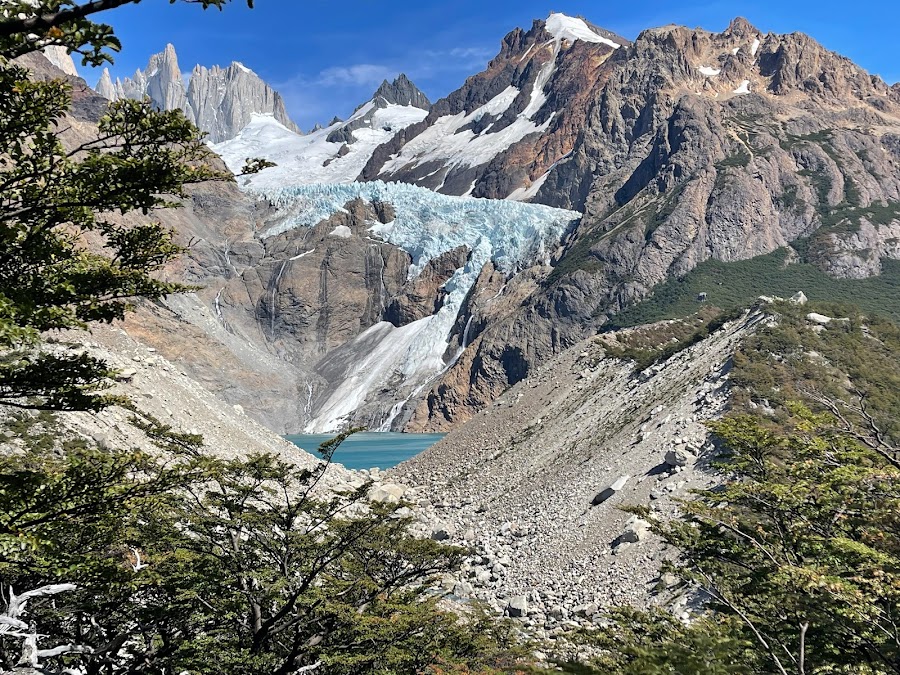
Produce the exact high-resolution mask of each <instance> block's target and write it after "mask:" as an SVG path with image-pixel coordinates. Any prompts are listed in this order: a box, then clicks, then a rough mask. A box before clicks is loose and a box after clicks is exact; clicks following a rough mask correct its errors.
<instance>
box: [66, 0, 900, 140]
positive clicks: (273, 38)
mask: <svg viewBox="0 0 900 675" xmlns="http://www.w3.org/2000/svg"><path fill="white" fill-rule="evenodd" d="M241 3H243V4H241ZM254 4H255V5H256V6H255V8H254V9H253V10H250V9H248V8H247V6H246V2H245V0H232V3H231V4H229V5H228V6H226V8H225V9H224V10H223V11H218V10H206V11H203V10H201V9H200V8H199V7H198V6H197V5H191V4H187V3H180V2H178V3H176V4H174V5H173V4H170V3H169V0H143V2H141V3H140V4H139V5H132V6H126V7H122V8H119V9H116V10H112V11H109V12H106V13H103V14H98V15H97V16H96V17H95V18H96V20H98V21H100V20H102V21H104V22H106V23H110V24H111V25H112V26H113V27H114V29H115V31H116V34H117V35H118V37H119V38H120V39H121V41H122V44H123V49H122V52H121V53H119V54H117V55H116V56H115V64H114V65H113V66H112V67H111V68H110V70H111V73H112V75H113V78H115V77H116V76H129V75H131V74H132V73H134V71H135V69H136V68H145V67H146V64H147V59H148V58H149V57H150V55H151V54H153V53H155V52H158V51H161V50H162V49H163V48H164V47H165V45H166V43H169V42H171V43H172V44H174V45H175V48H176V51H177V53H178V60H179V66H180V67H181V69H182V70H184V71H186V72H188V71H190V70H191V69H192V68H193V66H194V65H196V64H198V63H199V64H202V65H205V66H212V65H223V66H225V65H228V64H229V63H230V62H232V61H240V62H241V63H243V64H244V65H246V66H247V67H249V68H251V69H253V70H254V71H256V72H257V73H258V74H259V75H260V76H261V77H262V78H263V79H264V80H266V81H267V82H269V84H271V85H272V86H273V87H275V89H277V90H278V91H279V92H281V94H282V96H284V98H285V102H286V104H287V107H288V112H289V114H290V115H291V116H292V117H293V119H294V120H295V121H296V122H297V123H298V124H299V125H300V127H301V128H303V129H309V128H311V127H312V126H313V125H314V124H315V123H317V122H321V123H323V124H327V123H328V121H329V120H330V119H331V118H332V117H333V116H335V115H338V116H340V117H342V118H346V117H347V116H348V115H349V114H350V113H351V112H352V111H353V109H354V108H355V107H356V106H357V105H358V104H360V103H362V102H364V101H366V100H368V99H369V98H370V97H371V94H372V93H373V92H374V90H375V89H376V88H377V87H378V85H379V84H380V83H381V81H382V80H383V79H385V78H388V79H393V77H395V76H396V75H397V74H399V73H401V72H405V73H406V74H407V75H408V76H409V77H410V79H412V81H413V82H415V83H416V84H417V85H418V86H419V88H420V89H422V90H423V91H424V92H425V93H426V94H427V95H428V96H429V98H431V99H432V100H437V99H438V98H440V97H442V96H445V95H446V94H448V93H450V92H451V91H453V90H454V89H456V88H457V87H459V86H460V85H461V84H462V83H463V82H464V81H465V79H466V77H468V76H469V75H473V74H475V73H477V72H479V71H480V70H482V69H483V68H484V66H485V65H486V64H487V62H488V61H489V60H490V59H491V58H492V57H493V56H495V55H496V54H497V52H498V51H499V46H500V41H501V40H502V38H503V36H504V35H506V34H507V33H508V32H509V31H511V30H513V29H514V28H516V27H517V26H518V27H522V28H528V27H530V26H531V22H532V20H533V19H538V18H545V17H546V16H547V15H548V14H549V13H550V12H551V11H553V12H562V13H564V14H569V15H572V16H583V17H584V18H586V19H588V20H589V21H591V22H592V23H594V24H596V25H598V26H602V27H603V28H606V29H607V30H611V31H613V32H615V33H618V34H619V35H622V36H623V37H626V38H628V39H634V38H635V37H636V36H637V35H638V33H640V31H641V30H643V29H645V28H650V27H654V26H661V25H665V24H670V23H677V24H682V25H686V26H690V27H702V28H705V29H707V30H713V31H721V30H724V29H725V28H726V27H727V25H728V23H729V22H730V21H731V19H733V18H734V17H735V16H744V17H746V18H747V19H749V20H750V22H751V23H752V24H754V25H755V26H756V27H757V28H759V29H760V30H762V31H764V32H769V31H772V32H776V33H789V32H794V31H802V32H804V33H808V34H810V35H812V36H813V37H814V38H816V39H817V40H818V41H819V42H821V43H822V44H824V45H825V46H826V47H828V48H829V49H833V50H835V51H837V52H840V53H842V54H844V55H845V56H848V57H850V58H851V59H852V60H853V61H855V62H856V63H858V64H859V65H861V66H862V67H863V68H865V69H866V70H868V71H869V72H871V73H876V74H878V75H881V76H882V77H883V78H884V79H885V80H887V81H888V82H889V83H894V82H896V81H898V80H900V40H898V37H897V29H898V26H900V0H857V1H856V2H847V1H846V0H840V1H838V0H755V1H754V2H735V1H731V2H729V1H706V2H701V1H689V0H640V1H639V2H635V1H633V0H618V1H615V2H609V1H607V0H594V1H585V0H549V2H546V1H545V2H541V1H539V0H454V1H453V2H452V3H451V2H437V1H435V0H417V1H416V2H410V1H409V0H394V1H393V2H389V3H383V2H376V1H375V0H340V1H338V0H255V3H254ZM79 68H80V71H81V72H82V74H84V75H85V76H86V77H87V79H88V80H89V82H90V84H92V85H93V84H95V82H96V80H97V78H98V77H99V74H100V73H99V71H93V72H92V71H91V70H90V69H85V68H83V67H80V66H79Z"/></svg>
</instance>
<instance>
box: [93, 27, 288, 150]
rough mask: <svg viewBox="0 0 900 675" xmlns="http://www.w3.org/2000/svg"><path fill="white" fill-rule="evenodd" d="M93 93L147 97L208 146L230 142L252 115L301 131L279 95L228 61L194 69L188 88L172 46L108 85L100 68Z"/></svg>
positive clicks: (108, 96) (111, 97)
mask: <svg viewBox="0 0 900 675" xmlns="http://www.w3.org/2000/svg"><path fill="white" fill-rule="evenodd" d="M96 91H97V93H98V94H100V95H101V96H103V97H104V98H106V99H108V100H110V101H117V100H119V99H123V98H131V99H142V98H144V97H145V96H147V97H149V98H150V100H151V102H152V103H153V105H155V106H156V107H157V108H159V109H160V110H175V109H180V110H182V111H183V112H184V114H185V116H186V117H187V118H188V119H189V120H191V121H192V122H194V123H195V124H196V125H197V126H198V127H199V128H200V129H201V130H202V131H205V132H207V133H208V134H209V140H210V141H211V142H212V143H220V142H222V141H225V140H228V139H230V138H234V137H235V136H237V135H238V133H239V132H240V131H241V129H243V128H244V127H245V126H247V124H248V123H249V122H250V119H251V118H252V116H253V114H254V113H260V114H268V115H273V116H274V117H275V119H276V120H278V121H279V122H280V123H281V124H283V125H284V126H285V127H287V128H288V129H290V130H291V131H294V132H296V133H300V129H299V128H298V127H297V125H296V124H294V123H293V122H292V121H291V119H290V117H288V114H287V110H286V108H285V105H284V100H283V99H282V98H281V95H280V94H279V93H278V92H276V91H275V90H274V89H272V88H271V87H270V86H269V85H268V84H266V83H265V82H264V81H263V80H262V79H260V77H259V76H258V75H257V74H256V73H254V72H253V71H252V70H250V69H249V68H246V67H245V66H243V65H242V64H240V63H232V64H231V65H230V66H228V67H227V68H220V67H219V66H213V67H212V68H205V67H203V66H199V65H198V66H196V67H195V68H194V70H193V72H192V73H191V79H190V84H189V85H188V87H187V88H185V85H184V79H183V78H182V75H181V69H180V67H179V65H178V56H177V54H176V53H175V47H174V46H172V45H171V44H169V45H166V48H165V50H164V51H162V52H160V53H159V54H154V55H153V56H152V57H150V61H149V63H148V64H147V69H146V70H144V71H141V70H138V71H137V72H136V73H135V74H134V76H133V77H131V78H125V79H123V80H118V79H117V80H116V82H115V83H113V81H112V78H110V76H109V72H108V71H106V70H104V72H103V74H102V75H101V76H100V81H99V82H97V86H96Z"/></svg>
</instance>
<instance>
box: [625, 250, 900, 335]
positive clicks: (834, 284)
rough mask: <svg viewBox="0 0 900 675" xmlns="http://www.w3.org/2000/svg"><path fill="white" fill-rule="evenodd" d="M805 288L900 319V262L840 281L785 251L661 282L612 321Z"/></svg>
mask: <svg viewBox="0 0 900 675" xmlns="http://www.w3.org/2000/svg"><path fill="white" fill-rule="evenodd" d="M798 290H803V292H804V293H806V295H807V296H809V297H810V298H811V299H812V300H816V301H821V302H842V303H848V304H853V305H855V306H857V307H858V308H859V309H860V310H861V311H864V312H866V313H867V314H870V315H880V316H884V317H887V318H890V319H892V320H894V321H900V262H897V261H894V260H883V261H882V273H881V275H879V276H877V277H872V278H869V279H835V278H834V277H831V276H829V275H828V274H826V273H825V272H822V271H821V270H819V269H818V268H817V267H815V266H814V265H811V264H808V263H803V262H795V263H790V264H789V263H788V262H787V250H786V249H781V250H778V251H775V252H773V253H769V254H766V255H762V256H757V257H755V258H750V259H748V260H740V261H735V262H722V261H719V260H706V261H704V262H702V263H700V264H699V265H697V266H696V267H695V268H694V269H693V270H691V271H690V272H688V273H687V274H686V275H684V276H683V277H681V278H673V279H669V280H668V281H666V282H665V283H662V284H660V285H659V286H657V287H656V288H655V289H654V290H653V293H652V295H650V296H649V297H648V298H646V299H645V300H643V301H642V302H640V303H638V304H636V305H634V306H632V307H630V308H628V309H626V310H625V311H623V312H621V313H620V314H618V315H616V316H614V317H613V318H612V319H611V322H610V326H612V327H617V328H619V327H627V326H638V325H641V324H645V323H652V322H654V321H660V320H663V319H674V318H680V317H685V316H689V315H691V314H693V313H694V312H696V311H697V296H698V294H699V293H707V294H708V298H707V302H709V303H710V304H713V305H715V306H716V307H720V308H722V309H724V310H732V309H735V308H738V307H747V306H748V305H750V304H752V303H753V302H754V301H755V300H756V299H757V298H758V297H759V296H760V295H769V296H772V295H777V296H782V297H790V296H791V295H793V294H794V293H796V292H797V291H798Z"/></svg>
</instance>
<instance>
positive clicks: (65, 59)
mask: <svg viewBox="0 0 900 675" xmlns="http://www.w3.org/2000/svg"><path fill="white" fill-rule="evenodd" d="M43 52H44V56H46V57H47V60H48V61H50V63H52V64H53V65H54V66H56V67H57V68H59V69H60V70H61V71H63V72H64V73H65V74H66V75H72V76H73V77H78V69H77V68H76V67H75V62H74V61H73V60H72V55H71V54H69V50H68V49H66V48H65V47H58V46H52V47H44V50H43Z"/></svg>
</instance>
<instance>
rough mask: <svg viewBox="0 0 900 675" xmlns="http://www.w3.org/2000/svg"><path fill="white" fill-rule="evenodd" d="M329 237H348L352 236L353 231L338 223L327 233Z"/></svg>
mask: <svg viewBox="0 0 900 675" xmlns="http://www.w3.org/2000/svg"><path fill="white" fill-rule="evenodd" d="M328 236H329V237H340V238H341V239H349V238H350V237H352V236H353V233H352V232H351V231H350V228H349V227H347V226H346V225H338V226H337V227H336V228H334V229H333V230H332V231H331V232H329V233H328Z"/></svg>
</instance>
